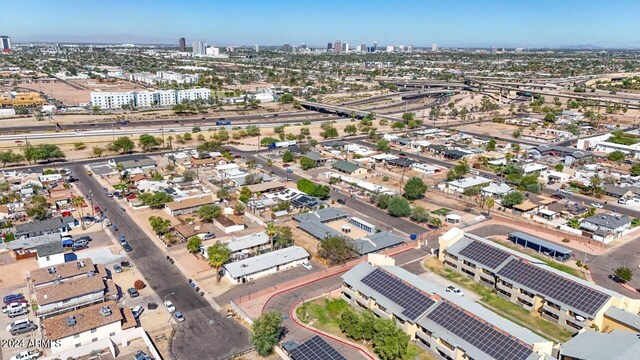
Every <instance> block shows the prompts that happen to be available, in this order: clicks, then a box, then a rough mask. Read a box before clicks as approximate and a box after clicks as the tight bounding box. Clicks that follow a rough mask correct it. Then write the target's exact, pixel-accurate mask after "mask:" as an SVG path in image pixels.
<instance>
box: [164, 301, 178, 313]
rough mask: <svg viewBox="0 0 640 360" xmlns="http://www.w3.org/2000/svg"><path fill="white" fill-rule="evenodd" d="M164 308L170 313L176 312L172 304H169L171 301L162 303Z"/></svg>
mask: <svg viewBox="0 0 640 360" xmlns="http://www.w3.org/2000/svg"><path fill="white" fill-rule="evenodd" d="M164 307H166V308H167V311H169V312H170V313H172V312H174V311H176V307H175V306H174V305H173V303H172V302H171V300H167V301H165V302H164Z"/></svg>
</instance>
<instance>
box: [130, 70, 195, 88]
mask: <svg viewBox="0 0 640 360" xmlns="http://www.w3.org/2000/svg"><path fill="white" fill-rule="evenodd" d="M199 79H200V77H199V76H198V75H190V74H180V73H177V72H173V71H158V72H156V74H155V75H154V74H152V73H133V74H129V80H131V81H136V82H141V83H145V84H149V85H155V84H159V83H176V84H179V85H180V84H195V83H197V82H198V80H199Z"/></svg>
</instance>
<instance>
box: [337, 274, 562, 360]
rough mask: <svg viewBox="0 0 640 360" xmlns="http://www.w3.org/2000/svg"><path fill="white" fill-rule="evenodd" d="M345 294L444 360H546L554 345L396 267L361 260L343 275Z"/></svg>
mask: <svg viewBox="0 0 640 360" xmlns="http://www.w3.org/2000/svg"><path fill="white" fill-rule="evenodd" d="M342 280H343V283H342V288H341V296H342V298H343V299H344V300H345V301H347V302H349V304H350V305H351V306H353V307H354V308H356V309H359V310H370V311H372V312H373V313H374V314H375V315H376V316H378V317H381V318H385V319H393V320H395V322H396V325H397V326H398V327H399V328H401V329H402V330H404V331H405V332H406V333H407V334H408V335H409V336H410V338H411V340H412V341H413V342H415V344H416V345H417V346H420V347H421V348H423V349H425V350H428V351H430V352H432V353H434V354H436V355H437V356H439V357H441V358H444V359H496V360H525V359H526V360H541V359H547V358H549V357H550V355H551V352H552V347H553V343H552V342H551V341H548V340H546V339H544V338H542V337H540V336H538V335H536V334H534V333H533V332H531V331H529V330H527V329H525V328H523V327H521V326H519V325H516V324H514V323H512V322H510V321H509V320H506V319H504V318H502V317H500V316H498V315H496V314H494V313H493V312H491V311H490V310H487V309H486V308H484V307H483V306H481V305H479V304H477V303H475V302H473V301H470V300H467V299H465V298H464V297H462V296H459V295H455V294H453V293H448V292H446V291H445V290H444V289H443V288H442V287H440V286H437V285H434V284H432V283H430V282H428V281H427V280H425V279H423V278H421V277H419V276H417V275H414V274H412V273H410V272H408V271H406V270H404V269H402V268H400V267H396V266H374V265H372V264H370V263H360V264H358V265H356V266H355V267H353V268H352V269H351V270H349V271H348V272H346V273H345V274H344V275H343V276H342Z"/></svg>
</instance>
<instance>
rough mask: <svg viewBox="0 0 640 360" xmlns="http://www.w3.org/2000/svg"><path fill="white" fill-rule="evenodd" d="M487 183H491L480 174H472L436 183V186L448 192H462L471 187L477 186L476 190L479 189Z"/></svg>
mask: <svg viewBox="0 0 640 360" xmlns="http://www.w3.org/2000/svg"><path fill="white" fill-rule="evenodd" d="M488 184H491V180H489V179H487V178H483V177H480V176H473V177H468V178H462V179H459V180H454V181H449V182H446V183H444V184H438V188H440V189H441V190H443V191H448V192H457V193H464V192H465V191H466V190H468V189H472V188H478V190H480V188H482V187H484V186H487V185H488Z"/></svg>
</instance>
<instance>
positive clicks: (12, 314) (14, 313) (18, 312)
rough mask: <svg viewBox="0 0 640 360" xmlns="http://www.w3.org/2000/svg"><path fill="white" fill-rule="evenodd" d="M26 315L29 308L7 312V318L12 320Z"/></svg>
mask: <svg viewBox="0 0 640 360" xmlns="http://www.w3.org/2000/svg"><path fill="white" fill-rule="evenodd" d="M28 313H29V307H23V308H19V309H14V310H9V312H8V313H7V315H9V317H10V318H12V319H13V318H15V317H18V316H22V315H27V314H28Z"/></svg>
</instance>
